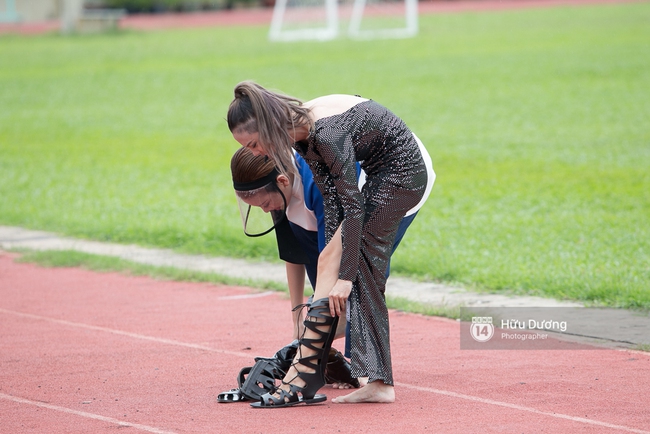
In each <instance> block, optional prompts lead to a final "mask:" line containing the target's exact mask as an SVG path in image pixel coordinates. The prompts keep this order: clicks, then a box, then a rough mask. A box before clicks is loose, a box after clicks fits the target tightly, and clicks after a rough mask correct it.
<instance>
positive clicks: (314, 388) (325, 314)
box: [251, 298, 339, 408]
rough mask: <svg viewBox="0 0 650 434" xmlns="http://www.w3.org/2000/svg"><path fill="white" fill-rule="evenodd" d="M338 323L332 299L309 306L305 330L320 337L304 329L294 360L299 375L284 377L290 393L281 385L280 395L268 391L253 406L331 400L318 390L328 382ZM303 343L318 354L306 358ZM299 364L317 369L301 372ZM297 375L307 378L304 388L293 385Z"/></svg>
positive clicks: (321, 300) (274, 405)
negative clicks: (330, 355)
mask: <svg viewBox="0 0 650 434" xmlns="http://www.w3.org/2000/svg"><path fill="white" fill-rule="evenodd" d="M338 322H339V317H338V316H335V317H332V316H330V308H329V299H327V298H321V299H320V300H316V301H314V302H313V303H312V304H311V305H310V306H309V310H308V311H307V317H306V318H305V322H304V325H305V330H307V329H309V330H311V331H312V332H314V333H316V334H317V335H318V337H317V338H315V339H309V338H305V335H304V332H303V336H302V338H300V342H299V344H300V346H299V347H298V353H297V354H296V358H295V359H294V362H293V363H292V366H293V367H294V369H295V370H296V372H297V374H296V376H295V377H293V378H292V379H290V380H289V381H285V380H282V384H283V385H287V386H289V391H288V392H287V391H286V390H284V389H280V388H278V389H277V391H276V392H275V394H276V395H278V397H275V396H274V394H273V393H266V394H264V395H262V397H261V398H260V402H254V403H252V404H251V406H252V407H255V408H281V407H291V406H293V405H297V404H316V403H318V402H323V401H325V400H327V396H325V395H317V394H316V392H318V390H319V389H320V388H321V387H323V386H324V385H325V383H326V381H325V367H326V365H327V359H328V356H329V351H330V348H331V346H332V341H333V340H334V335H335V334H336V326H337V325H338ZM322 329H324V330H322ZM302 346H305V347H307V348H309V349H311V350H314V351H315V352H316V353H315V354H313V355H311V356H305V357H303V356H302V351H301V349H302ZM297 365H302V366H304V368H307V369H310V370H311V369H313V370H314V372H309V373H307V372H300V370H299V369H298V366H297ZM304 368H303V369H304ZM296 378H300V379H301V380H302V381H304V382H305V385H304V386H303V387H300V386H296V385H294V384H291V382H292V381H294V380H295V379H296Z"/></svg>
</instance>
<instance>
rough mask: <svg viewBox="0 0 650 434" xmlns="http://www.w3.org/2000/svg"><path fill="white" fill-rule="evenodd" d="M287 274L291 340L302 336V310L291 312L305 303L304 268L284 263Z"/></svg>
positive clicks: (299, 265)
mask: <svg viewBox="0 0 650 434" xmlns="http://www.w3.org/2000/svg"><path fill="white" fill-rule="evenodd" d="M285 269H286V272H287V285H288V286H289V298H290V300H291V309H292V315H291V316H292V319H293V339H298V338H299V337H300V334H302V327H303V324H302V320H303V318H302V309H298V310H296V311H293V308H295V307H296V306H299V305H301V304H303V303H304V302H305V266H304V265H301V264H292V263H291V262H285Z"/></svg>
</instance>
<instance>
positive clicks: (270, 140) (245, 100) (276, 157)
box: [227, 81, 312, 178]
mask: <svg viewBox="0 0 650 434" xmlns="http://www.w3.org/2000/svg"><path fill="white" fill-rule="evenodd" d="M302 104H303V102H302V101H301V100H299V99H297V98H293V97H290V96H287V95H282V94H280V93H276V92H272V91H269V90H267V89H265V88H263V87H262V86H260V85H259V84H257V83H254V82H252V81H243V82H241V83H239V84H238V85H237V86H235V99H234V100H233V101H232V102H231V103H230V107H229V108H228V118H227V119H228V128H230V132H235V130H242V131H245V132H247V133H259V138H260V142H262V147H263V148H264V150H265V151H266V152H267V154H268V155H269V157H270V158H271V159H272V160H273V162H274V164H275V166H276V167H277V168H278V170H279V171H280V172H282V173H284V174H286V175H291V176H290V178H293V177H294V175H295V174H296V171H297V169H296V166H295V165H294V164H293V158H292V157H293V150H292V144H293V139H292V137H291V136H290V135H289V132H288V130H289V129H293V128H296V127H301V126H305V125H309V126H310V127H311V126H312V121H311V118H310V117H309V109H308V108H307V107H304V106H303V105H302Z"/></svg>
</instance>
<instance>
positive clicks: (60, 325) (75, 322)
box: [0, 252, 650, 434]
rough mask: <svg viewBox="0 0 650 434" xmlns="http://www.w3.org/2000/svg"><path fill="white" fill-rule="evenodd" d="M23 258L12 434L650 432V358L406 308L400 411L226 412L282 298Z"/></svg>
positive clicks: (286, 326) (16, 286)
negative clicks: (479, 328) (487, 346)
mask: <svg viewBox="0 0 650 434" xmlns="http://www.w3.org/2000/svg"><path fill="white" fill-rule="evenodd" d="M16 257H17V255H16V254H9V253H1V252H0V330H1V332H0V414H1V415H2V423H1V424H0V432H2V433H43V432H48V433H88V432H93V433H111V432H117V431H118V430H119V431H120V432H153V433H171V432H176V433H222V432H224V433H225V432H238V433H262V432H268V433H284V432H287V431H294V430H296V429H298V430H300V431H306V432H310V433H337V432H341V433H346V432H347V433H363V432H369V433H370V432H384V433H398V432H399V433H401V432H417V433H420V432H448V433H454V432H459V433H468V432H470V433H471V432H506V433H514V432H517V433H522V432H523V433H530V432H547V433H583V432H584V433H609V432H633V433H649V434H650V411H649V406H648V402H647V394H648V391H649V390H650V354H647V353H641V352H634V351H629V350H620V349H603V348H599V349H595V348H594V349H576V350H530V351H507V350H506V351H496V350H493V351H480V350H475V351H470V350H461V349H460V345H459V332H460V327H459V323H457V322H456V321H453V320H449V319H443V318H436V317H424V316H421V315H415V314H407V313H403V312H398V311H391V312H390V321H391V342H392V352H393V365H394V373H395V378H396V389H395V390H396V395H397V400H396V402H395V403H393V404H357V405H351V404H347V405H345V404H334V403H332V402H331V399H332V398H334V397H336V396H340V395H341V394H345V393H347V392H346V391H340V390H336V389H332V388H331V387H330V386H325V387H324V388H323V389H322V390H321V393H325V394H327V396H328V401H327V402H326V403H324V404H321V405H315V406H309V407H307V406H300V407H294V408H289V409H275V410H259V409H253V408H251V407H250V406H249V405H248V404H247V403H234V404H219V403H217V402H216V397H217V395H218V394H219V393H220V392H222V391H225V390H228V389H230V388H231V387H235V385H236V380H235V379H236V376H237V374H238V372H239V370H240V368H242V367H244V366H250V365H252V364H253V358H254V357H255V356H271V355H272V354H273V353H274V352H275V351H276V350H277V349H279V348H280V347H282V346H284V345H285V344H287V343H288V342H289V341H290V331H291V315H290V311H289V309H288V306H289V302H288V301H287V300H286V299H285V298H284V296H283V295H282V294H280V293H272V292H260V291H257V290H255V289H253V288H241V287H226V286H215V285H209V284H198V283H182V282H167V281H157V280H153V279H150V278H147V277H131V276H125V275H122V274H117V273H96V272H90V271H87V270H83V269H76V268H54V269H53V268H42V267H38V266H35V265H32V264H22V263H17V262H15V259H16ZM335 346H336V347H339V348H342V342H335ZM289 424H294V425H296V427H288V425H289ZM298 426H300V428H299V427H298Z"/></svg>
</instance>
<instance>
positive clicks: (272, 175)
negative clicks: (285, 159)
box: [232, 167, 280, 191]
mask: <svg viewBox="0 0 650 434" xmlns="http://www.w3.org/2000/svg"><path fill="white" fill-rule="evenodd" d="M278 175H280V172H278V169H276V168H275V167H274V168H273V170H271V172H269V174H268V175H265V176H263V177H261V178H258V179H256V180H254V181H250V182H237V181H233V182H232V185H233V187H234V188H235V190H237V191H251V190H256V189H258V188H260V187H264V186H265V185H267V184H270V183H272V182H275V180H276V179H277V177H278Z"/></svg>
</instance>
